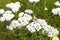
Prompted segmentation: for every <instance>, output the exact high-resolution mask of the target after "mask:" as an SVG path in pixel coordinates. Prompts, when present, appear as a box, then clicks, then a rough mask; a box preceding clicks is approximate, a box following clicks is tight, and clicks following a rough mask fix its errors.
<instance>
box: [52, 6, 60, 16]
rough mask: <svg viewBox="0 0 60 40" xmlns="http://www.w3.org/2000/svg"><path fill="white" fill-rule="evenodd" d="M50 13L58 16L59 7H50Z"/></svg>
mask: <svg viewBox="0 0 60 40" xmlns="http://www.w3.org/2000/svg"><path fill="white" fill-rule="evenodd" d="M52 13H53V14H54V15H57V14H58V15H59V16H60V8H59V7H58V8H54V9H52Z"/></svg>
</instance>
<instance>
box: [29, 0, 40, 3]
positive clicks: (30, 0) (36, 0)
mask: <svg viewBox="0 0 60 40" xmlns="http://www.w3.org/2000/svg"><path fill="white" fill-rule="evenodd" d="M39 1H40V0H29V2H31V3H32V2H35V3H37V2H39Z"/></svg>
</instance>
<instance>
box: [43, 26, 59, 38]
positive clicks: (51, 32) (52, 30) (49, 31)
mask: <svg viewBox="0 0 60 40" xmlns="http://www.w3.org/2000/svg"><path fill="white" fill-rule="evenodd" d="M43 29H44V31H45V33H47V35H48V37H53V36H54V35H58V34H59V31H58V30H57V29H55V28H54V27H52V26H50V25H45V26H43Z"/></svg>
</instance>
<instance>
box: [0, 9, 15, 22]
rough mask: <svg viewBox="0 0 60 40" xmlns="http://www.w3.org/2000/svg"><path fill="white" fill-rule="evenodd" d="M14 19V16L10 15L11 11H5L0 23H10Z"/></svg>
mask: <svg viewBox="0 0 60 40" xmlns="http://www.w3.org/2000/svg"><path fill="white" fill-rule="evenodd" d="M13 17H14V14H12V12H11V11H9V10H8V11H6V12H5V13H4V14H3V15H2V17H1V18H0V21H2V22H3V21H10V20H11V19H12V18H13Z"/></svg>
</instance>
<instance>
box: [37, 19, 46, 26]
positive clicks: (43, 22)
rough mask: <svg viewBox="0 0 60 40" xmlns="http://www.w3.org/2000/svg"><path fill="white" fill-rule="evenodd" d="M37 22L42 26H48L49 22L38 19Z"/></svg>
mask: <svg viewBox="0 0 60 40" xmlns="http://www.w3.org/2000/svg"><path fill="white" fill-rule="evenodd" d="M37 22H38V23H39V24H40V25H43V26H44V25H47V22H46V21H45V20H44V19H37Z"/></svg>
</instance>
